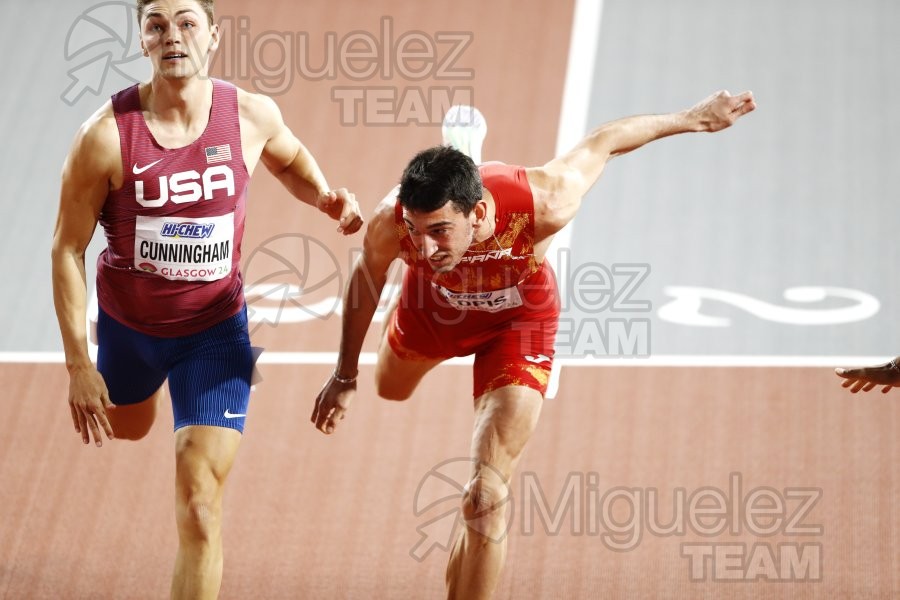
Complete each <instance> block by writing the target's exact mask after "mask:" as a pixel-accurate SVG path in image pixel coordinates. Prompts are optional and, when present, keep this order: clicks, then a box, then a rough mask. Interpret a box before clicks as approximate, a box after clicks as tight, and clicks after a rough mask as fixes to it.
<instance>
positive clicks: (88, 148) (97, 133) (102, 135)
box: [72, 100, 119, 158]
mask: <svg viewBox="0 0 900 600" xmlns="http://www.w3.org/2000/svg"><path fill="white" fill-rule="evenodd" d="M72 151H73V152H85V153H88V154H95V155H99V156H98V158H100V157H103V156H107V155H109V156H113V157H116V156H118V155H119V128H118V125H117V124H116V115H115V112H114V111H113V105H112V101H111V100H107V101H106V102H105V103H104V104H103V106H101V107H100V108H99V109H97V111H96V112H95V113H94V114H92V115H91V116H90V117H88V119H87V120H86V121H85V122H84V123H82V124H81V127H80V128H79V129H78V133H77V134H76V135H75V143H74V145H73V149H72Z"/></svg>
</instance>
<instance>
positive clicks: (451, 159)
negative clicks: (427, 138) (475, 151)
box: [398, 146, 482, 215]
mask: <svg viewBox="0 0 900 600" xmlns="http://www.w3.org/2000/svg"><path fill="white" fill-rule="evenodd" d="M481 191H482V187H481V174H480V173H479V172H478V167H477V166H475V163H474V162H473V161H472V159H471V158H469V157H468V156H466V155H465V154H463V153H462V152H460V151H459V150H456V149H455V148H451V147H450V146H435V147H433V148H429V149H427V150H423V151H421V152H419V153H418V154H416V156H415V157H414V158H413V159H412V160H411V161H409V164H408V165H406V169H405V170H404V171H403V176H402V177H401V178H400V193H399V194H398V196H399V198H400V205H401V206H402V207H403V208H405V209H406V210H410V211H413V212H421V213H429V212H433V211H436V210H438V209H440V208H441V207H443V206H444V205H445V204H447V202H453V205H454V208H456V210H457V211H459V212H461V213H463V214H464V215H468V214H469V213H470V212H472V209H473V208H475V205H476V204H477V203H478V201H479V200H481Z"/></svg>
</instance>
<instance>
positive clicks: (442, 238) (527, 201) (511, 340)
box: [312, 92, 756, 599]
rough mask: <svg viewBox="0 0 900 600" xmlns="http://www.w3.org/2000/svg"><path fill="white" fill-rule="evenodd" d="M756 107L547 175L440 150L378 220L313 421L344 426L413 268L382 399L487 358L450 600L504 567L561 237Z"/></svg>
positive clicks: (738, 107)
mask: <svg viewBox="0 0 900 600" xmlns="http://www.w3.org/2000/svg"><path fill="white" fill-rule="evenodd" d="M755 107H756V105H755V103H754V100H753V96H752V94H751V93H749V92H746V93H743V94H741V95H739V96H731V95H729V94H728V93H727V92H719V93H716V94H714V95H712V96H710V97H709V98H706V99H705V100H703V101H702V102H700V103H699V104H697V105H695V106H694V107H693V108H691V109H689V110H686V111H684V112H680V113H674V114H668V115H653V116H637V117H630V118H625V119H620V120H618V121H613V122H611V123H607V124H606V125H603V126H601V127H600V128H598V129H597V130H595V131H594V132H593V133H591V134H590V135H589V136H587V137H586V138H585V139H584V140H583V141H582V142H581V143H579V144H578V145H577V146H576V147H575V148H574V149H573V150H572V151H570V152H568V153H567V154H564V155H562V156H560V157H558V158H556V159H555V160H552V161H551V162H549V163H547V164H546V165H544V166H543V167H537V168H529V169H526V168H522V167H513V166H506V165H502V164H486V165H482V166H481V167H480V168H478V167H476V166H475V164H474V162H473V161H472V160H471V159H470V158H469V157H468V156H466V155H465V154H463V153H462V152H459V151H457V150H454V149H453V148H450V147H436V148H431V149H429V150H425V151H424V152H421V153H420V154H419V155H417V156H416V157H415V158H413V159H412V161H411V162H410V163H409V165H408V166H407V167H406V170H405V171H404V173H403V176H402V178H401V180H400V186H399V191H395V192H396V193H391V194H390V195H388V197H387V198H385V199H384V201H382V203H381V204H380V205H379V206H378V208H377V209H376V212H375V216H374V217H373V219H372V222H371V223H370V225H369V227H368V230H367V232H366V237H365V242H364V248H363V253H362V255H361V257H360V260H359V261H358V262H357V264H356V266H355V268H354V271H353V274H352V276H351V278H350V281H349V284H348V288H347V291H346V294H345V297H344V317H343V335H342V338H341V346H340V355H339V358H338V364H337V368H336V369H335V372H334V374H333V375H332V377H331V378H329V380H328V381H327V382H326V384H325V387H324V388H323V390H322V392H321V393H320V394H319V396H318V397H317V398H316V406H315V409H314V410H313V415H312V421H313V422H314V423H315V424H316V427H317V428H319V429H320V430H321V431H323V432H325V433H332V432H333V431H334V428H335V427H336V426H337V424H338V422H339V421H340V420H341V419H343V418H344V416H345V414H346V412H347V410H348V409H349V407H350V404H351V401H352V400H353V397H354V395H355V393H356V383H355V381H356V375H357V365H358V359H359V353H360V350H361V348H362V344H363V339H364V338H365V335H366V331H367V330H368V328H369V324H370V323H371V320H372V316H373V314H374V312H375V308H376V306H377V304H378V300H379V298H380V295H381V292H382V289H383V286H384V284H385V281H386V278H387V272H388V267H389V266H390V264H391V263H392V262H393V260H394V259H396V258H401V259H403V260H404V261H405V262H406V264H407V265H408V266H409V268H408V269H407V271H406V274H405V276H404V281H403V286H402V293H401V296H400V299H399V303H398V304H397V306H396V308H395V309H394V312H393V314H392V315H391V317H390V319H389V321H388V323H387V327H386V328H385V334H384V336H383V338H382V342H381V346H380V348H379V351H378V363H377V366H376V371H375V380H376V386H377V389H378V393H379V395H380V396H382V397H384V398H387V399H390V400H405V399H407V398H409V397H410V395H411V394H412V392H413V390H415V388H416V386H417V385H418V383H419V381H420V380H421V379H422V377H423V376H424V375H425V374H426V373H427V372H428V371H429V370H430V369H432V368H433V367H434V366H435V365H437V364H439V363H440V362H441V361H443V360H445V359H447V358H449V357H452V356H464V355H468V354H474V355H475V368H474V376H475V386H474V398H475V426H474V432H473V436H472V446H471V452H472V458H473V459H474V463H475V465H476V466H475V468H474V469H473V472H472V474H471V479H470V481H469V483H468V484H467V485H466V496H465V498H464V499H463V506H462V511H463V515H464V517H465V518H466V521H467V524H468V526H467V527H466V528H463V531H462V533H461V535H460V537H459V539H458V540H457V542H456V545H455V547H454V549H453V551H452V554H451V556H450V562H449V565H448V567H447V587H448V597H450V598H466V599H474V598H488V597H490V596H491V594H492V593H493V590H494V588H495V586H496V584H497V580H498V577H499V574H500V570H501V568H502V566H503V562H504V556H505V553H506V542H505V538H504V536H503V535H502V533H503V532H504V531H505V528H506V525H507V524H506V520H505V516H504V513H505V500H506V499H507V494H506V491H505V490H506V482H508V481H509V480H510V477H511V476H512V473H513V470H514V469H515V466H516V463H517V462H518V460H519V457H520V456H521V453H522V450H523V448H524V446H525V444H526V442H527V441H528V439H529V437H530V436H531V433H532V431H534V428H535V425H536V424H537V420H538V415H539V414H540V409H541V403H542V401H543V395H544V393H545V391H546V387H547V382H548V377H549V373H550V369H551V365H552V360H553V340H554V336H555V333H556V327H557V317H558V314H559V304H558V300H557V291H556V284H555V280H554V278H553V274H552V271H551V269H550V268H549V266H548V265H547V263H546V261H545V260H544V255H545V253H546V252H547V249H548V246H549V245H550V242H551V240H552V238H553V235H554V234H555V233H557V232H558V231H559V230H560V229H562V228H563V227H564V226H565V225H566V224H567V223H569V221H571V220H572V219H573V218H574V216H575V213H576V212H577V210H578V207H579V205H580V204H581V199H582V197H583V196H584V195H585V193H587V191H588V189H590V187H591V186H592V185H593V184H594V182H595V181H597V179H598V178H599V177H600V174H601V173H602V171H603V168H604V166H605V165H606V163H607V161H608V160H609V159H610V158H612V157H614V156H617V155H619V154H624V153H626V152H629V151H631V150H634V149H636V148H638V147H640V146H642V145H644V144H646V143H648V142H651V141H653V140H656V139H659V138H662V137H666V136H669V135H673V134H677V133H686V132H692V131H719V130H721V129H724V128H726V127H729V126H730V125H732V124H733V123H734V122H735V121H736V120H737V119H738V118H739V117H741V116H742V115H745V114H747V113H749V112H750V111H752V110H753V109H754V108H755ZM497 507H502V508H497ZM498 539H499V540H500V541H499V542H496V541H493V540H498Z"/></svg>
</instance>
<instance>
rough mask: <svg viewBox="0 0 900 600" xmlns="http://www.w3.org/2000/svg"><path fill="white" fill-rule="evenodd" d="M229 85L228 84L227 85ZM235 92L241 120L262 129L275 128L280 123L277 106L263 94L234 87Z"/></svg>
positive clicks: (279, 112) (279, 111)
mask: <svg viewBox="0 0 900 600" xmlns="http://www.w3.org/2000/svg"><path fill="white" fill-rule="evenodd" d="M229 85H230V84H229ZM235 89H236V90H237V101H238V111H239V112H240V116H241V118H244V119H247V120H249V121H252V122H253V123H256V124H258V125H260V126H262V127H264V126H266V125H268V126H277V125H278V124H280V123H281V121H282V117H281V110H280V109H279V108H278V104H276V103H275V101H274V100H273V99H272V98H270V97H269V96H266V95H265V94H257V93H254V92H248V91H247V90H245V89H242V88H240V87H237V86H235Z"/></svg>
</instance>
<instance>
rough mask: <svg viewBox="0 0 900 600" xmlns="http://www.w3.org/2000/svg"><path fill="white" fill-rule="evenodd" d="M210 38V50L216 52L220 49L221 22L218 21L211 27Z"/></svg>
mask: <svg viewBox="0 0 900 600" xmlns="http://www.w3.org/2000/svg"><path fill="white" fill-rule="evenodd" d="M210 34H211V35H210V38H209V50H210V52H215V51H216V50H218V49H219V39H220V38H219V24H218V23H216V24H215V25H213V26H212V29H210Z"/></svg>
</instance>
